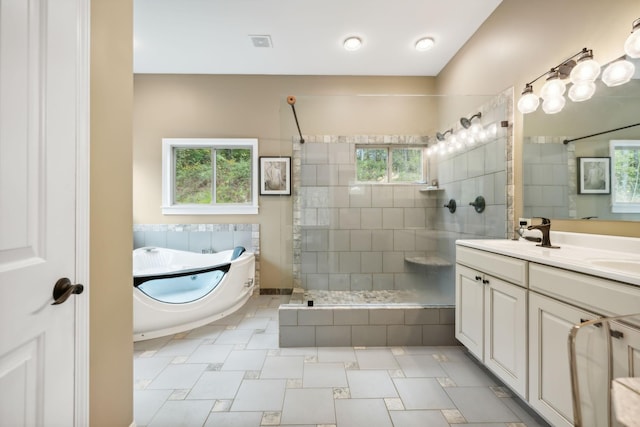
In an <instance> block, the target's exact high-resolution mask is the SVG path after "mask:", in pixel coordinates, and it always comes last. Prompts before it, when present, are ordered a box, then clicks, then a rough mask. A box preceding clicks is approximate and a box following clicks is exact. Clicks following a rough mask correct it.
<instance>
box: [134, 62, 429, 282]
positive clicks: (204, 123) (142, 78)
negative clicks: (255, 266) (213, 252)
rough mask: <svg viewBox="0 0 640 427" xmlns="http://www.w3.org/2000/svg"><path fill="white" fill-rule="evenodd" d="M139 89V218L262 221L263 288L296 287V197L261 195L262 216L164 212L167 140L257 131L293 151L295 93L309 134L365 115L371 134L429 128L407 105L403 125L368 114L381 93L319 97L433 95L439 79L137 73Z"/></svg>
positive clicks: (266, 143)
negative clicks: (292, 102)
mask: <svg viewBox="0 0 640 427" xmlns="http://www.w3.org/2000/svg"><path fill="white" fill-rule="evenodd" d="M134 91H135V92H134V93H135V96H134V154H133V213H134V222H135V223H136V224H161V223H238V222H242V223H258V224H260V242H261V257H260V263H261V272H260V280H261V287H262V288H288V287H291V262H292V259H291V258H292V249H291V236H292V230H291V224H292V219H291V214H292V205H291V203H292V198H291V197H273V196H271V197H261V198H260V213H259V214H258V215H246V216H212V215H202V216H176V215H171V216H166V215H162V214H161V212H160V206H161V157H162V153H161V141H162V138H171V137H174V138H175V137H187V138H188V137H191V138H222V137H256V138H258V140H259V145H260V147H259V151H260V155H262V156H265V155H267V156H268V155H283V156H290V155H291V150H292V144H291V139H290V138H291V136H292V135H295V133H296V132H297V131H296V128H295V122H294V120H293V115H292V112H291V108H290V107H289V105H288V104H286V102H285V99H286V97H287V96H288V95H295V96H296V97H297V99H298V101H297V103H296V112H297V114H298V118H299V120H300V127H301V129H302V132H303V133H306V134H316V133H322V134H327V133H343V134H359V133H362V132H365V130H364V128H363V127H362V123H363V122H365V121H366V122H367V123H368V124H369V125H370V126H369V129H368V132H370V133H407V134H411V133H420V132H427V131H428V130H429V129H426V127H425V124H424V123H426V122H428V120H420V118H421V117H424V115H425V112H424V109H423V110H420V109H418V108H416V109H413V108H407V109H406V110H405V111H403V114H398V117H400V118H402V119H403V120H404V123H402V122H400V124H398V123H399V120H398V117H395V118H394V120H388V121H387V120H385V119H384V118H381V117H378V118H372V117H371V116H369V115H367V114H368V112H369V111H370V110H368V107H369V106H370V104H371V103H375V102H376V100H375V99H376V98H375V97H374V98H371V99H363V98H360V99H359V100H355V101H354V100H353V99H347V98H341V97H336V98H333V97H329V98H327V99H323V100H321V101H318V99H317V97H314V96H317V95H325V96H326V95H350V94H430V93H433V92H434V79H433V78H430V77H312V76H209V75H136V76H135V79H134ZM396 101H397V100H396ZM332 102H335V109H333V108H331V105H332ZM394 102H395V101H394ZM409 102H411V101H409ZM348 103H353V105H351V106H349V105H347V104H348ZM404 105H405V106H406V105H407V104H406V103H405V104H404ZM327 107H329V108H327ZM396 112H397V109H396ZM421 115H422V116H421ZM392 122H393V123H394V124H391V123H392ZM281 135H282V138H283V139H282V140H281V139H280V138H281Z"/></svg>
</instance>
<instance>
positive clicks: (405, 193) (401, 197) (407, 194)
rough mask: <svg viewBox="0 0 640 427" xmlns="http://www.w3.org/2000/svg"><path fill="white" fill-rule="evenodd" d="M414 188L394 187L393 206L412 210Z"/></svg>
mask: <svg viewBox="0 0 640 427" xmlns="http://www.w3.org/2000/svg"><path fill="white" fill-rule="evenodd" d="M413 196H414V193H413V187H412V186H404V185H402V186H399V185H397V186H394V187H393V206H394V207H396V208H412V207H414V206H415V205H414V202H413Z"/></svg>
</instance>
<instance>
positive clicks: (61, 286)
mask: <svg viewBox="0 0 640 427" xmlns="http://www.w3.org/2000/svg"><path fill="white" fill-rule="evenodd" d="M82 291H84V286H82V285H81V284H77V285H72V284H71V280H69V279H67V278H66V277H63V278H62V279H60V280H58V281H57V282H56V284H55V285H54V286H53V303H52V304H51V305H58V304H62V303H63V302H65V301H66V300H67V299H68V298H69V297H70V296H71V294H76V295H77V294H81V293H82Z"/></svg>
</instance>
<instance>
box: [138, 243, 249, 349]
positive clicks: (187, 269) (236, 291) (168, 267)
mask: <svg viewBox="0 0 640 427" xmlns="http://www.w3.org/2000/svg"><path fill="white" fill-rule="evenodd" d="M254 278H255V256H254V254H253V253H251V252H246V251H245V250H244V248H242V247H236V248H235V249H230V250H227V251H222V252H217V253H214V254H199V253H195V252H186V251H179V250H175V249H166V248H152V247H144V248H139V249H136V250H134V251H133V340H134V341H142V340H147V339H151V338H157V337H161V336H165V335H171V334H175V333H178V332H183V331H187V330H190V329H193V328H197V327H199V326H202V325H206V324H207V323H211V322H212V321H214V320H217V319H221V318H223V317H225V316H228V315H229V314H231V313H233V312H234V311H236V310H237V309H239V308H240V307H242V306H243V305H244V303H245V302H247V300H248V299H249V297H250V296H251V294H252V293H253V290H254Z"/></svg>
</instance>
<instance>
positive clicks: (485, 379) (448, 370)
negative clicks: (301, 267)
mask: <svg viewBox="0 0 640 427" xmlns="http://www.w3.org/2000/svg"><path fill="white" fill-rule="evenodd" d="M288 302H289V301H288V300H286V299H283V296H281V295H260V296H255V297H253V298H251V299H250V300H249V302H247V304H245V306H244V307H242V308H241V309H240V310H239V311H238V312H236V313H235V314H234V315H232V317H230V318H227V319H220V320H218V321H216V322H214V323H212V324H210V325H206V326H203V327H201V328H197V329H194V330H193V331H191V332H189V333H183V334H178V335H174V336H169V337H163V338H158V339H154V340H149V341H141V342H137V343H135V345H134V367H135V378H136V384H135V389H134V417H135V424H136V426H137V427H149V426H172V427H173V426H177V425H183V426H187V427H191V426H194V427H202V426H205V427H209V426H227V425H228V426H234V425H237V426H243V427H245V426H246V427H254V426H255V427H261V426H267V425H283V426H284V425H286V426H287V427H295V426H304V427H310V426H314V427H315V426H335V427H351V426H371V427H376V426H379V427H391V426H395V427H413V426H425V425H429V426H434V427H436V426H443V427H444V426H447V425H449V424H448V423H447V419H448V418H447V416H449V417H450V416H451V414H454V413H455V414H459V417H458V418H460V417H463V418H465V419H466V422H478V423H482V425H496V426H506V425H508V424H507V423H509V424H511V423H514V424H516V425H524V424H526V425H527V427H534V426H542V427H548V424H546V423H545V422H544V421H543V420H541V419H540V418H539V417H537V416H535V415H534V414H532V413H531V412H530V411H529V410H527V408H526V407H525V406H524V404H523V403H522V402H521V401H520V400H519V399H518V398H517V397H514V396H513V395H509V397H498V396H496V394H495V393H494V392H493V390H492V389H491V387H494V388H495V386H502V384H501V383H500V381H498V380H497V379H495V378H494V377H493V376H492V375H491V374H489V373H488V372H487V371H486V370H484V368H482V367H481V366H480V365H478V364H477V363H476V362H474V361H473V359H472V358H471V356H469V355H468V354H467V352H466V351H465V349H464V348H463V347H427V346H416V347H413V346H412V347H402V346H401V347H371V348H369V347H306V348H278V346H277V342H278V340H277V335H278V334H277V330H278V328H277V326H278V325H277V322H278V307H279V304H280V303H283V304H286V303H288ZM267 325H268V326H267ZM265 327H268V328H271V330H272V331H274V332H275V333H272V332H269V333H266V331H265ZM505 396H506V394H505ZM477 425H480V424H477Z"/></svg>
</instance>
